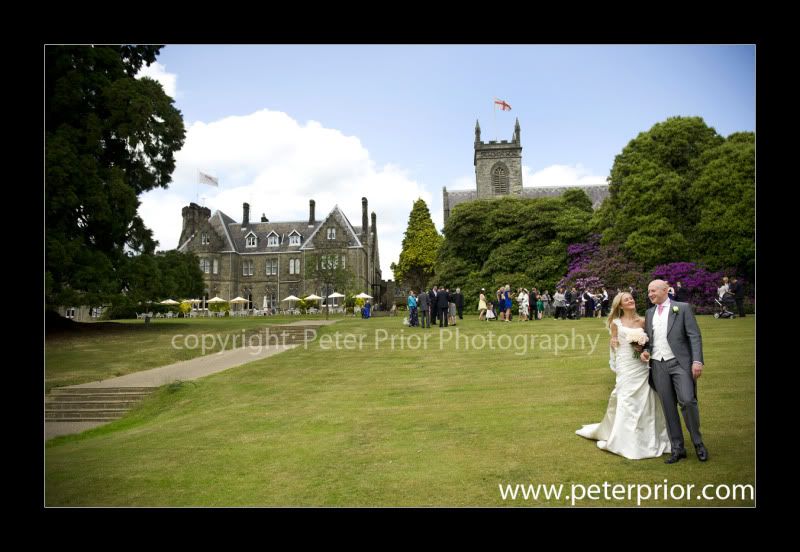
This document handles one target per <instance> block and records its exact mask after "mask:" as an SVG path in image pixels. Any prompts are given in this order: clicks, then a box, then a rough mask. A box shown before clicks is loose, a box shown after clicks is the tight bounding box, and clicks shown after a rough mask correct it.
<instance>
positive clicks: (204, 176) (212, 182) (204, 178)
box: [198, 171, 219, 186]
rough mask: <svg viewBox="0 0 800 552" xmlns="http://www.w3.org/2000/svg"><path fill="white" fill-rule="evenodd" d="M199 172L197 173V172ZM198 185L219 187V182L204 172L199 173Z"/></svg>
mask: <svg viewBox="0 0 800 552" xmlns="http://www.w3.org/2000/svg"><path fill="white" fill-rule="evenodd" d="M198 172H199V171H198ZM199 181H200V184H208V185H210V186H219V181H218V180H217V179H216V178H214V177H213V176H209V175H207V174H206V173H204V172H201V173H200V178H199Z"/></svg>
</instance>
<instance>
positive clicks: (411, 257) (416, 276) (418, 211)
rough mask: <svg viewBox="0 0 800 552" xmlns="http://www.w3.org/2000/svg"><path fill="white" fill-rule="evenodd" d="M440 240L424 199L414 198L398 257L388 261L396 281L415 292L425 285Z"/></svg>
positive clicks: (434, 262) (433, 264)
mask: <svg viewBox="0 0 800 552" xmlns="http://www.w3.org/2000/svg"><path fill="white" fill-rule="evenodd" d="M441 243H442V236H441V235H439V233H438V232H437V231H436V226H434V224H433V220H432V219H431V212H430V211H429V210H428V205H427V204H426V203H425V200H423V199H417V200H416V201H415V202H414V205H413V206H412V208H411V214H410V215H409V216H408V227H407V228H406V233H405V235H404V236H403V248H402V250H401V251H400V259H399V261H398V262H397V264H395V263H392V264H391V269H392V271H393V272H394V277H395V280H396V281H398V282H403V283H404V284H406V285H408V286H409V287H410V288H411V289H413V290H415V291H419V290H421V289H422V288H423V287H425V286H426V285H428V283H429V280H430V279H431V277H432V276H433V274H434V268H435V264H436V256H437V254H438V252H439V247H440V245H441Z"/></svg>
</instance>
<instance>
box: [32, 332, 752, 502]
mask: <svg viewBox="0 0 800 552" xmlns="http://www.w3.org/2000/svg"><path fill="white" fill-rule="evenodd" d="M699 322H700V326H701V329H702V332H703V337H704V352H705V360H706V370H705V372H704V375H703V377H702V379H701V380H700V382H699V385H698V398H699V404H700V415H701V429H702V431H703V434H704V440H705V444H706V446H707V447H708V449H709V452H710V460H709V462H707V463H700V462H699V461H698V460H697V458H696V457H695V456H694V455H693V454H692V452H693V451H692V450H691V447H690V451H689V452H690V454H691V456H690V458H689V459H688V460H685V461H681V462H679V463H678V464H676V465H673V466H667V465H665V464H664V463H663V460H662V459H648V460H637V461H632V460H626V459H625V458H622V457H619V456H616V455H613V454H610V453H607V452H604V451H601V450H599V449H598V448H597V447H596V446H595V444H594V442H593V441H589V440H586V439H583V438H581V437H578V436H577V435H575V433H574V432H575V430H576V429H578V428H579V427H581V425H582V424H586V423H591V422H599V421H600V419H601V418H602V416H603V414H604V412H605V408H606V402H607V400H608V394H609V393H610V391H611V389H612V388H613V385H614V374H613V373H612V372H611V371H610V370H609V368H608V360H607V359H608V354H607V332H606V330H605V329H604V328H603V326H602V323H601V322H600V321H599V320H580V321H577V322H573V321H553V320H545V321H537V322H529V323H518V322H516V321H515V322H513V323H510V324H503V323H500V322H492V323H488V324H487V323H481V322H478V321H476V320H465V321H463V322H461V323H459V325H458V326H457V327H456V328H455V329H452V332H453V333H452V334H450V335H451V336H452V337H453V339H450V340H449V341H447V340H445V342H442V340H441V339H440V335H439V331H438V329H435V330H434V329H432V330H424V331H423V330H421V329H417V328H403V327H402V326H400V318H376V319H372V320H369V321H364V320H360V319H359V320H353V319H350V320H345V321H342V322H339V323H337V324H335V325H333V326H329V327H326V328H325V329H323V330H322V332H321V334H322V336H329V337H327V338H324V337H321V338H320V339H319V340H317V342H315V343H314V344H313V345H311V346H309V347H308V348H302V347H300V348H297V349H295V350H293V351H289V352H287V353H283V354H280V355H277V356H274V357H271V358H268V359H264V360H260V361H256V362H253V363H250V364H246V365H243V366H240V367H238V368H233V369H230V370H227V371H225V372H221V373H218V374H215V375H212V376H209V377H206V378H203V379H201V380H197V381H194V382H188V383H184V384H180V385H172V386H166V387H164V388H162V389H160V390H159V392H158V393H157V394H155V395H154V396H153V397H151V398H150V399H148V400H147V401H145V402H144V403H143V404H142V405H141V406H140V407H139V408H138V409H136V410H134V411H132V412H131V413H129V415H127V416H126V417H125V418H123V419H121V420H118V421H116V422H114V423H111V424H108V425H106V426H101V427H99V428H96V429H94V430H90V431H87V432H85V433H83V434H80V435H72V436H64V437H58V438H56V439H52V440H50V441H48V442H47V444H46V447H45V455H46V463H45V485H46V497H45V503H46V504H47V505H48V506H77V505H81V506H306V505H311V506H537V505H546V506H567V505H569V504H570V502H569V501H567V500H565V499H563V498H562V499H560V500H556V499H551V500H546V499H544V498H543V497H540V498H539V500H521V499H519V500H516V501H511V500H507V501H504V500H503V499H502V498H501V496H500V492H499V488H498V486H499V485H505V484H516V483H520V484H528V483H532V484H556V485H558V484H563V485H564V486H565V488H566V490H569V486H570V485H571V484H573V483H575V484H582V485H586V486H588V485H590V484H598V485H602V484H603V482H604V481H608V482H609V483H612V484H614V483H623V484H631V483H636V484H645V483H648V484H663V483H664V480H665V479H666V480H668V482H669V483H670V484H695V485H696V486H697V487H695V489H699V488H700V487H701V486H702V485H706V484H753V485H754V484H755V331H754V324H755V317H748V318H745V319H736V320H714V319H713V318H711V317H700V318H699ZM193 323H194V321H193ZM197 328H198V330H200V328H201V327H200V326H197ZM573 329H574V331H575V335H576V336H577V335H583V336H588V337H589V338H591V339H595V338H599V342H598V345H597V347H596V349H595V350H594V351H592V352H590V346H589V345H588V344H586V345H585V347H584V348H583V349H580V348H578V349H568V350H560V351H558V354H556V352H555V351H554V349H553V348H552V346H553V345H554V344H555V343H556V339H557V338H556V337H555V336H556V335H557V334H559V333H565V334H566V336H568V337H567V338H568V339H569V338H570V337H571V336H572V335H573V334H572V330H573ZM376 330H377V331H378V332H376ZM455 330H458V331H459V334H460V336H461V339H460V341H456V339H455ZM489 331H491V332H493V333H494V335H495V345H496V344H497V343H496V340H497V338H498V337H499V336H501V335H508V336H509V338H504V339H509V340H512V339H517V344H518V345H519V348H515V347H513V345H512V347H511V348H510V349H509V350H499V349H496V350H494V351H492V350H488V349H483V350H477V349H474V348H471V347H470V348H469V349H466V348H465V346H467V345H471V344H472V343H470V342H469V339H471V338H473V337H474V336H478V335H483V336H484V337H487V333H488V332H489ZM337 332H338V333H339V334H340V344H341V345H344V344H345V342H344V340H343V339H341V336H342V334H346V333H349V334H354V335H356V336H357V337H356V338H353V339H354V340H357V339H358V338H359V337H360V336H363V344H364V350H363V351H358V350H323V349H322V347H321V346H322V345H323V344H325V343H326V341H327V340H330V341H331V343H335V337H336V333H337ZM384 332H385V333H384ZM423 332H429V335H431V337H430V338H429V340H428V349H427V350H421V349H420V350H412V349H411V348H409V347H408V345H413V340H412V342H409V341H408V339H405V341H404V343H405V345H406V347H405V348H404V349H402V350H401V349H400V343H401V342H400V338H401V337H402V338H408V337H409V336H411V335H414V334H417V335H424V333H423ZM376 333H377V335H376ZM530 334H535V335H536V337H537V339H536V340H535V341H534V347H533V348H532V349H531V348H530V347H528V350H527V351H526V352H525V351H523V350H522V347H521V343H522V341H523V340H524V341H526V342H527V343H528V344H530V341H529V339H528V338H529V336H530ZM445 335H446V334H445ZM545 335H549V336H551V338H550V345H551V347H550V349H549V350H548V349H547V348H546V347H545V346H544V344H546V342H547V339H546V338H545V337H544V336H545ZM392 336H394V337H395V348H394V350H392V349H391V347H390V340H391V337H392ZM465 336H466V340H465ZM526 336H528V337H526ZM384 337H385V338H386V340H383V339H384ZM135 339H136V338H135V337H133V336H129V337H128V340H129V341H127V342H125V341H124V340H123V343H122V344H120V346H123V347H125V349H126V350H129V351H130V353H131V354H134V353H135V354H140V355H143V356H142V358H143V359H145V360H143V362H144V361H147V362H162V361H163V360H164V358H165V355H166V356H169V355H167V354H166V353H165V352H164V351H163V350H161V349H160V348H159V347H158V346H156V345H153V349H152V350H151V351H150V352H149V353H147V352H137V351H134V350H135V349H136V348H138V347H139V345H138V343H137V342H136V341H135ZM579 341H580V340H577V341H576V345H579V344H580V343H579ZM473 343H474V342H473ZM376 345H377V350H376ZM457 345H458V347H457ZM52 348H53V349H57V348H58V346H57V345H56V344H53V345H52ZM57 353H58V354H61V355H62V356H58V354H57ZM74 356H79V355H78V353H76V350H75V349H74V348H73V349H72V350H70V351H56V350H54V351H52V353H51V352H50V351H48V368H47V369H48V372H50V370H51V367H50V366H49V364H50V363H53V362H56V361H55V360H54V359H59V358H61V359H65V361H66V362H69V363H72V364H73V365H74V366H77V365H80V364H81V362H80V361H79V360H77V359H75V358H73V357H74ZM98 369H99V368H98ZM52 370H55V371H56V372H59V371H60V370H61V368H60V367H52ZM685 434H686V432H685ZM685 437H686V442H687V443H690V442H691V440H690V439H689V437H688V434H686V435H685ZM565 494H566V493H565ZM578 504H579V505H582V506H595V505H603V506H619V505H625V506H628V505H635V498H634V500H633V501H628V500H605V499H601V500H593V501H590V500H584V501H582V502H578ZM753 504H754V501H753V500H750V499H749V498H748V499H743V500H724V501H723V500H719V501H714V502H704V501H697V500H694V499H691V500H687V499H684V500H649V501H646V502H645V503H644V505H660V506H678V505H691V506H734V505H736V506H752V505H753Z"/></svg>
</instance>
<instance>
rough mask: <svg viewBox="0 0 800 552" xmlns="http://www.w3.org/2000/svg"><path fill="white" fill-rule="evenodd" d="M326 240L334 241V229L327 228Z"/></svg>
mask: <svg viewBox="0 0 800 552" xmlns="http://www.w3.org/2000/svg"><path fill="white" fill-rule="evenodd" d="M328 239H329V240H335V239H336V228H328Z"/></svg>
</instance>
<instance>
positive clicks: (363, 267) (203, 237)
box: [178, 198, 386, 309]
mask: <svg viewBox="0 0 800 552" xmlns="http://www.w3.org/2000/svg"><path fill="white" fill-rule="evenodd" d="M182 215H183V229H182V231H181V236H180V243H179V246H178V251H191V252H192V253H194V254H195V255H197V256H198V257H199V258H200V269H201V270H202V272H203V280H204V282H205V288H206V295H207V297H206V299H210V298H211V297H214V296H219V297H222V298H223V299H226V300H231V299H233V298H234V297H236V296H241V297H244V298H245V299H247V300H248V301H249V302H250V303H249V305H246V307H248V308H276V309H278V308H281V307H282V306H284V307H285V306H287V304H286V303H283V304H281V299H283V298H284V297H287V296H289V295H295V296H297V297H300V298H303V297H306V296H308V295H311V294H312V293H315V294H317V295H320V296H322V297H327V296H328V295H330V294H331V293H333V292H334V291H337V292H344V291H347V290H341V289H330V288H332V287H335V286H332V285H331V284H330V283H328V284H325V283H320V281H318V279H316V278H315V276H317V275H318V274H319V272H318V271H317V270H316V269H317V268H318V267H319V264H318V263H319V259H320V258H322V260H323V263H324V264H326V265H327V263H330V266H336V267H341V268H343V269H345V270H347V271H349V273H350V275H351V282H352V285H353V286H355V291H357V292H358V291H362V292H367V293H368V294H369V295H372V296H373V297H374V300H373V303H378V302H379V301H381V299H383V296H384V295H385V291H386V289H385V287H386V286H385V283H384V284H383V285H382V283H381V269H380V257H379V255H378V232H377V227H376V215H375V213H374V212H373V213H372V224H371V225H370V224H369V223H368V220H367V198H362V199H361V226H353V225H352V224H350V221H349V220H348V219H347V217H346V216H345V214H344V213H343V212H342V210H341V209H339V207H338V206H335V207H334V208H333V210H331V212H330V213H329V214H328V215H327V216H326V217H325V218H323V219H321V220H317V219H316V217H315V213H314V200H313V199H312V200H310V201H309V213H308V220H302V221H291V222H270V221H269V220H268V219H267V217H266V216H264V215H262V217H261V220H260V221H259V222H255V221H251V220H250V205H249V204H247V203H244V204H243V206H242V222H241V223H238V222H236V221H235V220H233V219H232V218H231V217H229V216H228V215H226V214H225V213H223V212H222V211H219V210H217V211H215V212H214V213H213V214H212V213H211V211H210V210H209V209H208V208H207V207H201V206H199V205H197V204H196V203H190V204H189V205H188V206H186V207H184V208H183V210H182ZM325 288H328V289H325ZM338 304H341V303H340V302H339V303H338Z"/></svg>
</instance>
